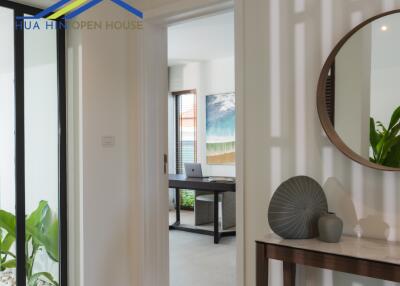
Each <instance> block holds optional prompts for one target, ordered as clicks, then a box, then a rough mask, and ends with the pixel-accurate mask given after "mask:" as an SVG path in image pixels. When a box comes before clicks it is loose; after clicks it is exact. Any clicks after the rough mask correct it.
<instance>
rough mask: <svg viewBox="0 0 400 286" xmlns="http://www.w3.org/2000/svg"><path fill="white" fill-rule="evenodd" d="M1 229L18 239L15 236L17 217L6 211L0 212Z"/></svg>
mask: <svg viewBox="0 0 400 286" xmlns="http://www.w3.org/2000/svg"><path fill="white" fill-rule="evenodd" d="M0 227H1V228H3V229H4V230H6V231H7V233H9V234H10V235H12V236H14V237H16V234H15V216H14V215H13V214H11V213H9V212H7V211H5V210H0Z"/></svg>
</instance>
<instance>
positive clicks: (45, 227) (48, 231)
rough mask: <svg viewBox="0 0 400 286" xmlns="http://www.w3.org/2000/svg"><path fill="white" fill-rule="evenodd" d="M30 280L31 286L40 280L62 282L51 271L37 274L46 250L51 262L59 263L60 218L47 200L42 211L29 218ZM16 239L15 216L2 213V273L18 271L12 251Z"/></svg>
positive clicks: (51, 283)
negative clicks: (37, 264) (40, 255)
mask: <svg viewBox="0 0 400 286" xmlns="http://www.w3.org/2000/svg"><path fill="white" fill-rule="evenodd" d="M25 224H26V236H25V252H26V278H27V282H28V286H36V285H37V284H38V280H39V279H41V280H44V281H46V282H48V283H49V284H50V285H54V286H58V282H57V281H56V280H55V279H54V277H53V276H52V275H51V274H50V273H48V272H37V273H33V266H34V264H35V259H36V256H37V254H38V253H39V252H41V251H45V252H46V253H47V255H48V256H49V258H50V259H52V260H53V261H55V262H59V254H58V219H57V216H56V215H55V214H54V213H53V212H52V211H51V209H50V207H49V205H48V203H47V202H46V201H41V202H40V203H39V206H38V208H37V209H36V210H35V211H34V212H32V213H31V214H30V215H29V216H27V217H26V221H25ZM15 239H16V217H15V215H13V214H11V213H9V212H6V211H4V210H0V243H1V244H0V250H1V252H0V271H4V270H6V269H12V268H16V255H15V253H13V252H12V251H11V249H12V246H13V244H14V242H15Z"/></svg>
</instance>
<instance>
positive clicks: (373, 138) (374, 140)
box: [369, 117, 381, 160]
mask: <svg viewBox="0 0 400 286" xmlns="http://www.w3.org/2000/svg"><path fill="white" fill-rule="evenodd" d="M369 126H370V133H369V141H370V144H371V147H372V151H373V152H374V160H376V158H377V154H378V149H377V145H378V143H379V141H380V139H381V137H380V135H379V134H378V132H376V127H375V121H374V119H373V118H372V117H371V118H370V121H369Z"/></svg>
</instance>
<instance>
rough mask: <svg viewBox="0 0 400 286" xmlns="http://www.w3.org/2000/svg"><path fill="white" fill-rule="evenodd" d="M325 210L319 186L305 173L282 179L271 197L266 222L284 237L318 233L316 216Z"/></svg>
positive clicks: (307, 235)
mask: <svg viewBox="0 0 400 286" xmlns="http://www.w3.org/2000/svg"><path fill="white" fill-rule="evenodd" d="M327 212H328V203H327V200H326V196H325V193H324V191H323V190H322V187H321V186H320V185H319V184H318V182H316V181H315V180H314V179H312V178H310V177H307V176H298V177H293V178H291V179H289V180H287V181H285V182H283V183H282V184H281V185H280V186H279V187H278V189H277V190H276V191H275V193H274V195H273V196H272V199H271V202H270V205H269V209H268V221H269V225H270V226H271V229H272V230H273V231H274V232H275V233H276V234H278V235H279V236H281V237H283V238H286V239H305V238H313V237H317V236H318V219H319V217H320V216H321V215H322V214H325V213H327Z"/></svg>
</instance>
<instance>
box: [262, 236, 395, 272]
mask: <svg viewBox="0 0 400 286" xmlns="http://www.w3.org/2000/svg"><path fill="white" fill-rule="evenodd" d="M257 241H258V242H264V243H267V244H274V245H280V246H287V247H292V248H297V249H304V250H311V251H317V252H323V253H329V254H335V255H341V256H348V257H354V258H361V259H367V260H372V261H379V262H386V263H391V264H397V265H400V243H397V242H388V241H385V240H377V239H365V238H357V237H351V236H343V237H342V239H341V241H340V242H339V243H326V242H322V241H320V240H318V239H282V238H280V237H279V236H277V235H276V234H268V235H265V236H263V237H261V238H260V239H258V240H257Z"/></svg>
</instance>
